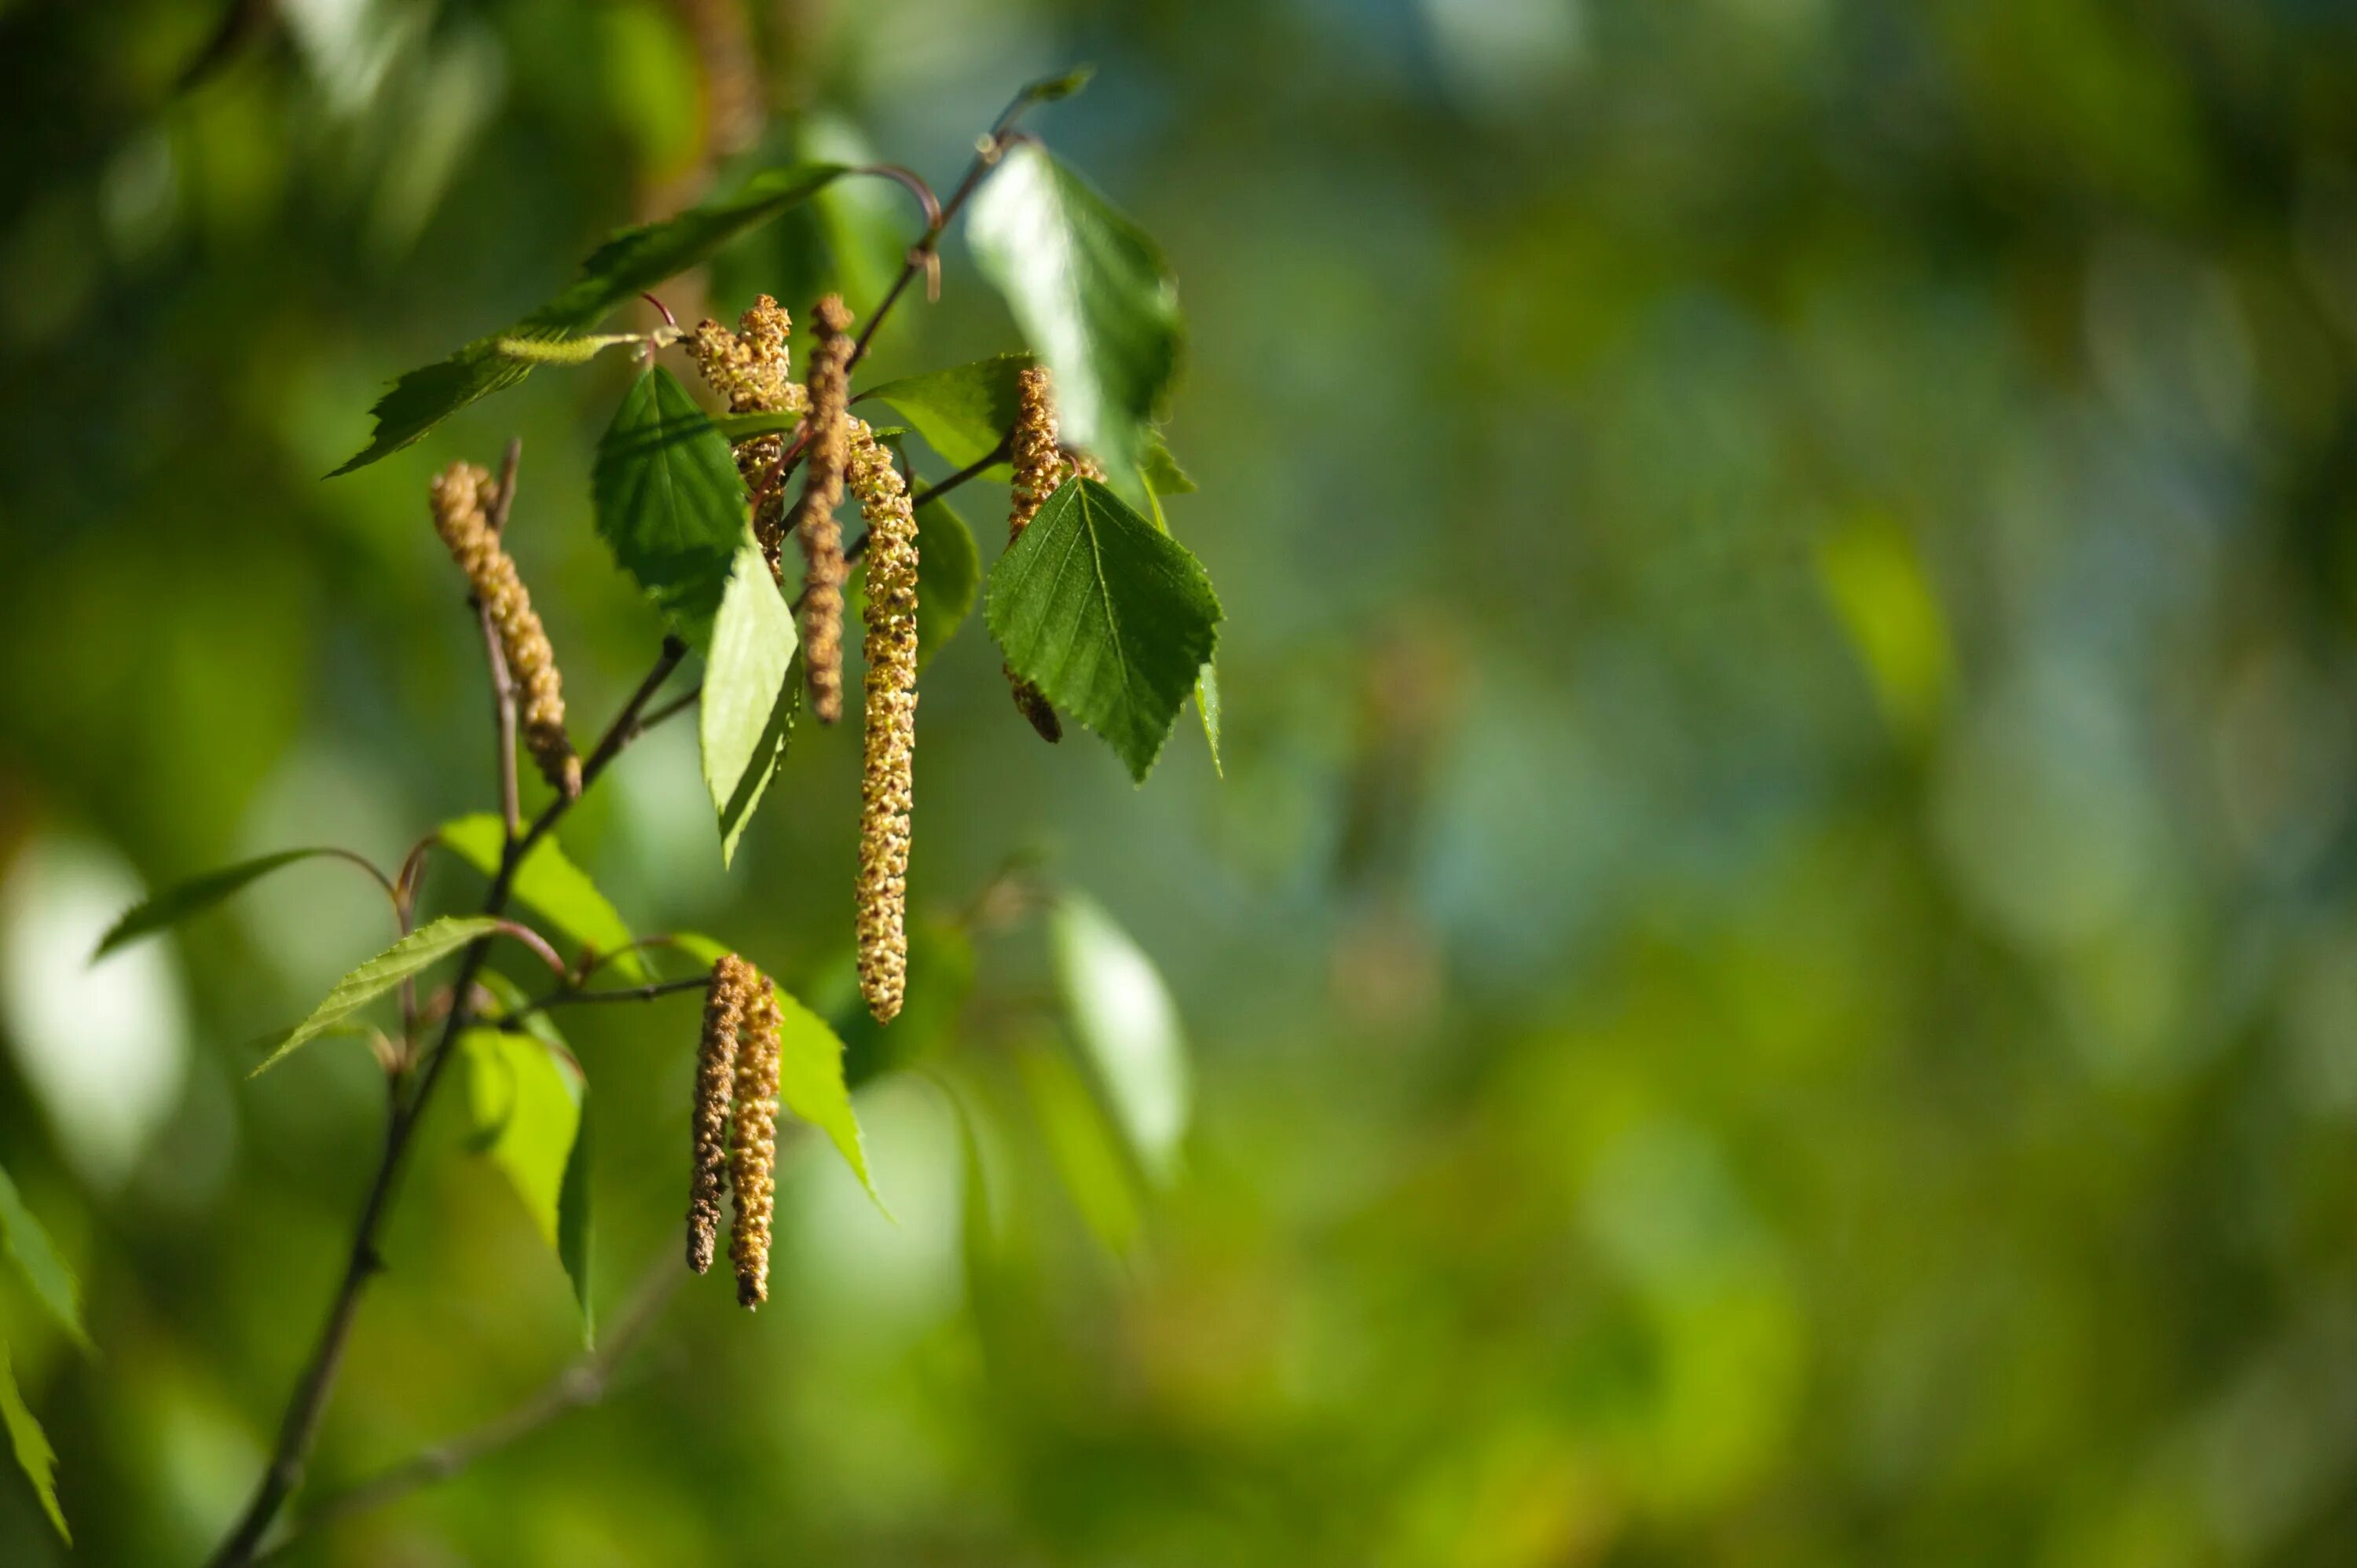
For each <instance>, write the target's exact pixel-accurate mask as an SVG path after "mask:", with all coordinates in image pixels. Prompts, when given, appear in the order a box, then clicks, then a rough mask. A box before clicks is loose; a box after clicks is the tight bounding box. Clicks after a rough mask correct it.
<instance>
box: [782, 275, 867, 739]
mask: <svg viewBox="0 0 2357 1568" xmlns="http://www.w3.org/2000/svg"><path fill="white" fill-rule="evenodd" d="M811 317H812V319H813V321H814V322H815V323H816V325H817V334H818V340H817V342H816V343H814V344H813V346H812V348H811V366H810V388H809V392H810V415H809V431H810V435H809V440H808V442H807V444H806V445H805V446H803V448H802V459H803V462H804V464H805V465H806V467H807V469H808V474H807V477H806V478H804V479H803V481H802V499H800V500H798V501H796V502H795V503H794V516H793V524H792V529H791V532H792V533H793V535H794V537H795V538H796V539H798V540H800V541H801V542H802V668H803V669H804V670H806V671H809V675H810V694H811V712H812V713H813V714H816V715H817V716H818V721H819V722H820V723H821V724H829V725H831V724H833V723H834V722H835V721H836V720H837V719H839V718H841V717H842V716H843V581H844V577H845V575H846V574H847V572H848V570H849V568H848V567H847V566H845V563H844V559H843V525H842V524H841V523H839V522H837V521H835V520H834V509H835V508H836V507H837V506H838V505H840V504H842V501H843V481H844V467H845V462H846V461H847V459H848V457H849V455H850V446H849V434H848V433H849V425H848V423H847V422H848V419H849V408H850V403H851V388H850V366H851V349H852V343H851V339H850V338H849V337H848V336H846V334H848V333H849V331H850V330H851V312H850V311H849V310H848V309H846V308H845V306H844V303H843V300H842V298H841V296H840V295H832V294H830V295H827V296H826V297H825V298H823V299H822V300H820V301H819V302H818V304H817V306H814V307H813V310H812V312H811Z"/></svg>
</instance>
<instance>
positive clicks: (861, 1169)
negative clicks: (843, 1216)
mask: <svg viewBox="0 0 2357 1568" xmlns="http://www.w3.org/2000/svg"><path fill="white" fill-rule="evenodd" d="M678 944H679V946H680V948H681V949H682V950H683V951H685V952H687V953H689V954H691V955H692V956H694V958H696V959H697V960H698V961H702V962H704V963H705V964H713V963H717V962H718V961H720V959H721V957H722V955H724V954H726V952H728V951H729V949H727V948H725V947H723V946H721V945H720V944H719V943H718V942H716V941H714V940H712V939H711V938H710V937H705V936H698V935H696V934H694V933H693V932H683V933H682V934H681V935H680V937H679V939H678ZM770 993H771V994H772V995H774V996H775V997H776V998H777V999H778V1013H779V1015H780V1018H781V1019H782V1020H783V1022H784V1029H783V1031H782V1032H781V1034H780V1037H779V1057H778V1098H779V1099H780V1100H781V1101H784V1102H785V1106H786V1109H787V1110H789V1111H791V1112H793V1113H794V1114H795V1115H797V1116H799V1117H801V1118H802V1120H803V1121H805V1122H809V1123H810V1124H811V1125H812V1126H813V1127H816V1128H817V1129H818V1130H819V1131H820V1132H822V1133H825V1134H826V1135H827V1138H828V1140H829V1141H830V1142H831V1143H833V1144H834V1149H835V1153H837V1154H839V1155H842V1156H843V1163H844V1164H845V1165H849V1166H850V1167H851V1174H852V1175H853V1176H857V1177H858V1178H859V1185H860V1186H861V1187H865V1188H866V1190H867V1196H868V1197H869V1198H870V1199H871V1200H873V1201H874V1203H875V1205H876V1207H877V1208H883V1209H884V1213H885V1215H886V1217H887V1218H889V1217H890V1215H891V1212H892V1211H891V1210H890V1209H888V1208H884V1198H883V1195H882V1194H880V1193H878V1192H877V1190H876V1181H875V1178H874V1177H873V1176H870V1175H869V1174H868V1169H867V1144H866V1139H865V1138H864V1137H862V1136H861V1134H860V1131H859V1118H858V1116H857V1115H856V1114H855V1113H854V1112H853V1111H852V1109H851V1091H850V1090H848V1089H846V1088H845V1086H844V1081H843V1042H842V1041H841V1040H839V1039H837V1038H836V1037H835V1034H834V1030H833V1029H830V1028H828V1027H827V1026H826V1021H825V1020H824V1019H823V1018H821V1017H820V1016H819V1015H817V1014H815V1013H813V1012H812V1011H811V1010H810V1009H809V1008H807V1007H805V1006H803V1005H802V1004H801V1003H800V1002H799V1001H797V1000H795V998H794V996H793V995H792V993H790V992H788V991H787V990H786V989H785V987H783V986H781V985H780V984H779V983H777V982H776V981H774V980H772V981H770Z"/></svg>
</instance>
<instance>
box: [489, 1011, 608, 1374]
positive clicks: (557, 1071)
mask: <svg viewBox="0 0 2357 1568" xmlns="http://www.w3.org/2000/svg"><path fill="white" fill-rule="evenodd" d="M459 1048H460V1049H461V1050H463V1051H464V1052H465V1053H466V1060H467V1064H468V1074H467V1086H468V1087H467V1100H468V1105H469V1107H470V1108H471V1110H472V1112H473V1115H474V1121H475V1126H476V1148H477V1151H478V1152H479V1153H480V1154H482V1155H485V1156H487V1157H488V1158H489V1159H490V1161H491V1162H492V1163H493V1164H495V1165H498V1166H499V1167H500V1172H501V1174H503V1175H504V1176H506V1177H507V1178H508V1182H509V1184H510V1185H511V1187H514V1188H515V1192H516V1196H517V1197H519V1198H521V1199H522V1201H523V1206H524V1211H525V1212H526V1213H528V1214H529V1215H531V1216H532V1222H533V1229H534V1230H538V1231H539V1232H540V1239H541V1240H542V1241H544V1242H545V1243H546V1244H547V1245H548V1247H549V1248H550V1250H551V1251H554V1252H555V1253H556V1255H557V1260H558V1262H561V1263H563V1264H564V1265H565V1273H566V1275H567V1276H568V1277H569V1278H570V1279H571V1280H572V1283H573V1291H574V1297H575V1299H576V1301H577V1302H578V1303H579V1304H580V1305H581V1308H582V1325H583V1335H584V1337H585V1338H586V1337H587V1332H588V1305H589V1303H588V1272H587V1191H586V1190H583V1191H576V1192H573V1193H572V1195H571V1198H572V1202H573V1204H574V1206H575V1207H576V1209H577V1212H576V1213H573V1214H570V1215H568V1213H567V1212H566V1203H567V1193H568V1189H570V1188H573V1187H576V1186H578V1185H580V1184H581V1183H582V1181H583V1180H584V1178H583V1177H582V1176H581V1175H580V1173H579V1171H578V1170H576V1165H579V1164H581V1163H582V1162H584V1161H585V1159H586V1156H585V1155H583V1153H582V1144H583V1142H584V1141H585V1138H584V1134H585V1129H586V1128H587V1104H586V1100H587V1087H588V1086H587V1084H586V1083H585V1082H584V1081H583V1079H582V1077H581V1072H580V1069H578V1068H577V1067H576V1066H575V1065H574V1064H573V1063H572V1062H571V1061H570V1060H569V1059H567V1058H565V1057H564V1056H563V1055H561V1054H560V1053H559V1052H558V1051H556V1050H554V1049H552V1048H551V1047H549V1046H548V1045H547V1044H546V1043H545V1042H544V1041H542V1040H538V1039H534V1038H533V1037H532V1036H528V1035H521V1034H511V1033H509V1032H508V1031H506V1030H503V1029H469V1030H468V1031H467V1032H466V1033H465V1034H464V1035H462V1036H459ZM568 1224H569V1225H570V1226H572V1227H573V1228H574V1230H576V1231H577V1232H578V1234H576V1235H575V1236H573V1237H572V1238H570V1239H569V1240H568V1237H567V1233H566V1232H567V1226H568ZM568 1249H570V1250H569V1251H568Z"/></svg>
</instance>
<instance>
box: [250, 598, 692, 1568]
mask: <svg viewBox="0 0 2357 1568" xmlns="http://www.w3.org/2000/svg"><path fill="white" fill-rule="evenodd" d="M686 656H687V645H686V644H685V643H683V642H681V641H680V640H679V639H676V638H666V639H664V640H663V648H662V654H661V656H660V657H658V658H657V659H656V660H655V667H654V669H653V670H652V671H649V673H648V675H647V678H646V679H645V680H644V681H642V682H640V684H639V689H638V690H637V691H636V692H634V693H631V695H630V701H628V702H627V703H623V704H622V710H621V712H620V713H619V714H615V716H614V722H613V723H612V724H611V725H608V726H607V729H606V734H605V736H603V738H601V739H600V740H599V741H598V743H597V749H596V750H594V751H593V752H591V753H590V755H589V757H588V759H587V762H586V763H584V765H583V767H582V769H581V787H582V791H583V793H584V794H586V793H587V791H588V788H589V785H590V784H591V782H593V781H594V780H595V779H597V775H598V774H600V773H602V772H604V771H605V768H606V767H607V765H608V763H610V762H612V761H613V760H614V758H615V757H617V756H619V754H620V752H621V750H622V748H623V747H624V746H628V745H629V744H630V737H631V736H634V735H635V734H637V733H638V728H639V714H640V711H641V710H642V709H643V708H644V707H645V706H646V703H647V702H648V700H649V699H650V698H651V697H652V696H653V695H654V693H655V692H656V691H657V690H658V689H660V688H661V687H662V683H663V682H665V681H667V680H669V679H670V678H671V672H672V671H673V670H675V669H677V668H678V667H679V661H680V660H682V659H683V658H685V657H686ZM579 798H580V797H579V796H565V795H558V796H557V797H556V798H555V799H554V800H551V801H550V802H549V803H548V806H547V808H546V809H545V810H544V811H542V812H541V814H540V815H539V817H538V818H537V819H535V820H534V821H533V824H532V826H531V827H530V828H529V829H528V830H526V831H525V832H524V835H523V836H522V838H521V839H518V840H516V841H514V842H512V843H510V844H509V845H508V846H507V852H506V854H503V855H501V856H500V869H499V872H498V874H497V875H494V876H493V877H492V878H491V886H490V891H489V892H488V893H487V894H485V895H484V898H483V913H484V914H485V915H487V916H490V917H493V918H497V917H499V916H500V915H501V914H502V913H503V912H504V911H505V910H506V908H507V902H508V897H509V894H510V892H511V889H512V886H513V884H514V881H515V874H516V870H517V868H518V867H519V866H521V865H522V864H523V860H524V856H525V855H526V854H529V853H530V852H531V850H532V847H533V845H534V844H535V843H539V842H540V840H541V839H542V838H543V837H544V836H545V835H546V834H547V833H548V832H551V831H552V830H554V828H555V826H556V823H557V822H558V821H559V819H561V818H562V817H563V816H564V815H565V811H567V810H568V809H569V808H570V807H571V806H572V805H573V803H574V801H575V800H578V799H579ZM489 952H490V938H489V937H488V936H486V937H480V938H478V939H476V940H474V941H472V942H470V943H468V945H467V949H466V951H465V953H464V955H463V956H462V957H461V958H460V960H459V964H458V975H457V980H456V981H454V982H453V983H452V984H451V988H450V994H451V998H452V1000H451V1004H450V1011H449V1013H448V1015H447V1016H446V1017H445V1019H444V1022H443V1026H442V1034H441V1038H440V1039H439V1041H438V1042H437V1043H436V1046H435V1048H434V1050H433V1052H432V1053H431V1054H430V1055H428V1056H427V1057H426V1058H425V1060H424V1061H423V1063H422V1064H420V1065H419V1066H417V1067H416V1069H414V1076H415V1078H416V1080H417V1087H416V1089H415V1090H414V1092H412V1093H411V1094H410V1095H409V1096H408V1097H407V1098H406V1099H405V1100H404V1099H403V1098H401V1097H400V1094H399V1090H398V1085H397V1084H396V1085H395V1089H394V1097H393V1107H392V1112H391V1114H390V1115H389V1116H388V1117H387V1118H386V1121H385V1131H384V1145H383V1150H382V1153H381V1154H380V1155H378V1157H377V1165H376V1174H375V1175H374V1176H372V1177H371V1179H370V1182H369V1187H368V1192H367V1195H366V1197H363V1198H362V1199H361V1212H360V1218H359V1219H358V1220H357V1221H356V1222H355V1223H354V1225H353V1228H352V1240H351V1246H350V1251H349V1252H348V1253H347V1255H346V1257H345V1260H344V1273H343V1279H342V1281H341V1283H339V1285H338V1286H337V1288H336V1294H335V1298H334V1300H333V1301H331V1302H330V1303H329V1304H328V1317H327V1321H326V1323H325V1324H323V1325H322V1326H321V1327H320V1330H319V1337H318V1339H317V1343H316V1344H315V1345H314V1346H313V1347H312V1350H311V1356H310V1359H308V1360H307V1362H305V1364H304V1368H303V1373H302V1376H301V1377H300V1378H299V1379H298V1380H296V1385H295V1391H294V1393H293V1394H292V1395H291V1396H290V1397H289V1398H288V1400H287V1403H286V1413H285V1418H284V1419H283V1420H282V1421H281V1423H280V1424H279V1430H278V1438H277V1441H276V1443H275V1444H273V1446H272V1449H271V1456H270V1462H269V1464H268V1465H267V1466H264V1470H263V1473H262V1479H261V1480H260V1481H259V1482H257V1483H256V1484H255V1487H254V1492H253V1498H252V1499H251V1500H250V1501H248V1503H247V1504H246V1507H245V1511H244V1512H243V1513H242V1514H240V1515H239V1516H238V1520H237V1522H236V1524H235V1525H233V1526H232V1527H231V1530H230V1533H229V1537H228V1539H227V1540H226V1541H223V1542H222V1543H221V1550H220V1551H219V1552H216V1553H214V1555H213V1558H212V1563H213V1564H214V1565H215V1568H245V1565H246V1564H248V1563H253V1561H254V1554H255V1552H257V1551H258V1550H259V1549H260V1547H261V1544H262V1539H263V1537H264V1535H265V1534H266V1533H268V1531H269V1530H270V1527H271V1524H272V1522H273V1521H274V1520H275V1519H276V1518H277V1517H278V1510H279V1509H280V1508H282V1507H283V1506H284V1505H285V1501H286V1499H287V1498H289V1497H290V1496H292V1495H293V1494H294V1492H295V1489H296V1487H299V1486H300V1485H301V1484H302V1480H303V1467H304V1465H305V1464H306V1463H307V1461H308V1459H309V1458H310V1455H311V1447H312V1444H314V1443H316V1442H317V1439H318V1435H319V1422H320V1418H321V1417H322V1415H324V1414H325V1412H326V1411H327V1405H328V1391H329V1390H330V1389H332V1388H333V1387H334V1386H335V1381H336V1374H337V1373H338V1371H339V1370H340V1369H341V1368H342V1365H343V1359H344V1349H345V1347H346V1346H347V1345H348V1344H349V1343H350V1339H351V1332H352V1321H353V1318H354V1317H355V1316H356V1315H357V1314H358V1312H359V1310H360V1302H361V1293H362V1292H363V1290H364V1289H365V1288H366V1287H367V1284H368V1282H369V1280H370V1279H371V1277H373V1276H374V1275H375V1274H376V1273H377V1271H378V1270H380V1269H382V1267H383V1266H384V1263H383V1260H382V1258H381V1257H380V1256H379V1255H378V1252H377V1235H378V1233H379V1231H380V1230H382V1228H383V1224H384V1217H385V1214H386V1212H387V1210H388V1209H389V1208H391V1207H392V1203H393V1192H394V1188H395V1187H396V1186H397V1182H398V1178H399V1176H400V1175H401V1171H402V1167H403V1165H404V1161H405V1159H406V1156H407V1155H408V1153H409V1150H410V1147H411V1143H412V1135H413V1134H414V1133H415V1132H416V1129H417V1124H418V1121H419V1119H420V1118H421V1117H422V1116H423V1115H424V1114H425V1107H426V1105H427V1103H428V1102H429V1101H431V1100H432V1099H433V1096H434V1087H435V1085H436V1084H437V1083H438V1082H440V1081H441V1077H442V1070H443V1069H444V1068H445V1067H446V1066H447V1064H448V1063H449V1061H450V1058H452V1057H453V1056H454V1055H456V1052H455V1051H454V1050H453V1049H452V1047H453V1046H454V1045H455V1044H456V1042H457V1038H458V1036H459V1034H460V1033H461V1032H462V1031H464V1029H465V1028H466V1026H467V1023H468V1018H469V1016H470V1015H471V1010H470V1007H469V1003H470V1001H471V999H472V997H473V994H474V985H475V978H476V976H477V975H479V973H481V972H482V967H483V960H484V958H485V956H486V955H487V954H488V953H489Z"/></svg>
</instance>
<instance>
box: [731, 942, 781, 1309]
mask: <svg viewBox="0 0 2357 1568" xmlns="http://www.w3.org/2000/svg"><path fill="white" fill-rule="evenodd" d="M747 971H748V982H749V983H748V999H747V1004H746V1007H745V1040H744V1044H743V1046H742V1047H740V1048H739V1050H738V1051H737V1082H736V1096H737V1106H736V1122H735V1128H734V1131H733V1133H732V1135H731V1138H730V1141H729V1148H728V1175H729V1179H730V1183H731V1186H732V1187H733V1189H734V1197H735V1199H736V1221H735V1223H734V1224H733V1225H732V1226H731V1227H730V1228H729V1231H728V1260H729V1262H731V1263H732V1264H734V1265H735V1266H736V1270H737V1304H738V1305H742V1306H745V1307H748V1308H749V1307H756V1306H759V1305H761V1304H762V1303H763V1302H765V1301H767V1300H769V1299H770V1219H771V1217H772V1214H773V1212H774V1210H775V1207H776V1203H777V1175H778V1065H779V1051H780V1035H781V1034H782V1032H783V1020H782V1019H781V1017H780V1015H779V1011H778V998H777V993H776V992H775V991H773V990H771V989H770V983H769V980H768V979H767V977H765V976H764V975H762V974H761V972H759V971H758V970H754V969H752V968H751V967H750V966H749V965H748V966H747Z"/></svg>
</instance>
